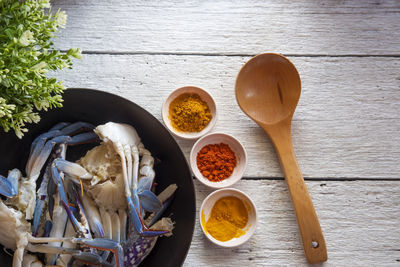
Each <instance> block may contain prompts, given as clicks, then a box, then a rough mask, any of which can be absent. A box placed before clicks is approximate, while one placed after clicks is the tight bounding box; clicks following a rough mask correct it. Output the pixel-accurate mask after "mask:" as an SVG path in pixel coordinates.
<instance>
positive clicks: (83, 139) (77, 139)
mask: <svg viewBox="0 0 400 267" xmlns="http://www.w3.org/2000/svg"><path fill="white" fill-rule="evenodd" d="M99 140H100V139H99V137H98V135H97V134H95V132H86V133H81V134H77V135H75V136H73V137H72V138H71V140H69V141H68V142H67V145H70V146H73V145H81V144H88V143H94V142H99Z"/></svg>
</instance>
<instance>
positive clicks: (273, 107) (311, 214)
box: [236, 54, 328, 263]
mask: <svg viewBox="0 0 400 267" xmlns="http://www.w3.org/2000/svg"><path fill="white" fill-rule="evenodd" d="M300 92H301V82H300V76H299V73H298V72H297V70H296V68H295V66H294V65H293V64H292V63H291V62H290V61H289V60H288V59H287V58H285V57H284V56H281V55H278V54H261V55H258V56H256V57H254V58H252V59H251V60H249V61H248V62H247V63H246V64H245V65H244V66H243V67H242V69H241V70H240V72H239V74H238V77H237V79H236V99H237V101H238V103H239V106H240V108H241V109H242V110H243V112H244V113H246V114H247V115H248V116H249V117H250V118H251V119H253V120H254V121H255V122H256V123H257V124H258V125H260V126H261V127H262V128H263V129H264V130H265V132H266V133H267V134H268V136H269V138H270V139H271V140H272V143H273V144H274V146H275V149H276V151H277V153H278V156H279V161H280V163H281V166H282V169H283V171H284V173H285V177H286V182H287V185H288V187H289V191H290V196H291V198H292V202H293V206H294V210H295V212H296V217H297V223H298V225H299V229H300V234H301V238H302V240H303V248H304V252H305V254H306V258H307V260H308V262H309V263H318V262H323V261H326V260H327V259H328V255H327V251H326V245H325V240H324V236H323V234H322V230H321V226H320V225H319V221H318V217H317V214H316V212H315V209H314V206H313V203H312V201H311V198H310V195H309V194H308V190H307V187H306V185H305V183H304V179H303V175H302V174H301V172H300V168H299V165H298V164H297V161H296V156H295V154H294V151H293V145H292V138H291V122H292V117H293V113H294V110H295V109H296V106H297V102H298V101H299V98H300Z"/></svg>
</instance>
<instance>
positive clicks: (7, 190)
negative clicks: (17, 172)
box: [0, 175, 17, 197]
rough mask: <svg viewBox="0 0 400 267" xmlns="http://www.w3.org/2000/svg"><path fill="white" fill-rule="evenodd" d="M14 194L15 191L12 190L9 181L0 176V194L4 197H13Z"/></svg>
mask: <svg viewBox="0 0 400 267" xmlns="http://www.w3.org/2000/svg"><path fill="white" fill-rule="evenodd" d="M16 193H17V192H16V189H14V187H13V185H12V184H11V183H10V181H9V180H8V179H7V178H6V177H4V176H2V175H0V194H1V195H3V196H5V197H13V196H15V195H16Z"/></svg>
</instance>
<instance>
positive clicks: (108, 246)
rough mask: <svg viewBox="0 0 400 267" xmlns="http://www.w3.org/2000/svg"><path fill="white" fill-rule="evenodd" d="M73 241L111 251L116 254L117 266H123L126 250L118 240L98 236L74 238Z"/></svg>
mask: <svg viewBox="0 0 400 267" xmlns="http://www.w3.org/2000/svg"><path fill="white" fill-rule="evenodd" d="M72 242H74V243H78V244H83V245H86V246H88V247H91V248H95V249H99V250H104V251H110V252H113V253H114V255H115V256H116V257H115V258H116V260H115V263H116V266H122V265H123V262H124V251H123V249H122V247H121V245H120V244H119V243H118V242H115V241H113V240H110V239H104V238H96V239H84V238H73V239H72Z"/></svg>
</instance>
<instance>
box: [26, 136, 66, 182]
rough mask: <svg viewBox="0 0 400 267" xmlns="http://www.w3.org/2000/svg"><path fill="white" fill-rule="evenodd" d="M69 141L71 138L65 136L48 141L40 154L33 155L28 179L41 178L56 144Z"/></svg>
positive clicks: (28, 170)
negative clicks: (41, 173) (44, 166)
mask: <svg viewBox="0 0 400 267" xmlns="http://www.w3.org/2000/svg"><path fill="white" fill-rule="evenodd" d="M69 139H71V137H69V136H65V135H62V136H57V137H54V138H53V139H51V140H50V141H48V142H47V143H46V144H45V145H44V147H43V148H42V149H41V151H40V153H38V154H35V153H32V155H31V157H32V158H33V159H32V162H33V163H32V165H31V168H30V169H29V167H27V175H28V177H34V179H36V178H37V177H39V174H40V170H41V169H42V167H43V165H44V163H45V162H46V160H47V158H48V157H49V155H50V153H51V151H52V150H53V147H54V146H55V145H56V144H62V143H65V142H67V141H68V140H69ZM34 152H35V151H34ZM30 160H31V159H30ZM35 181H36V180H35Z"/></svg>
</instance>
